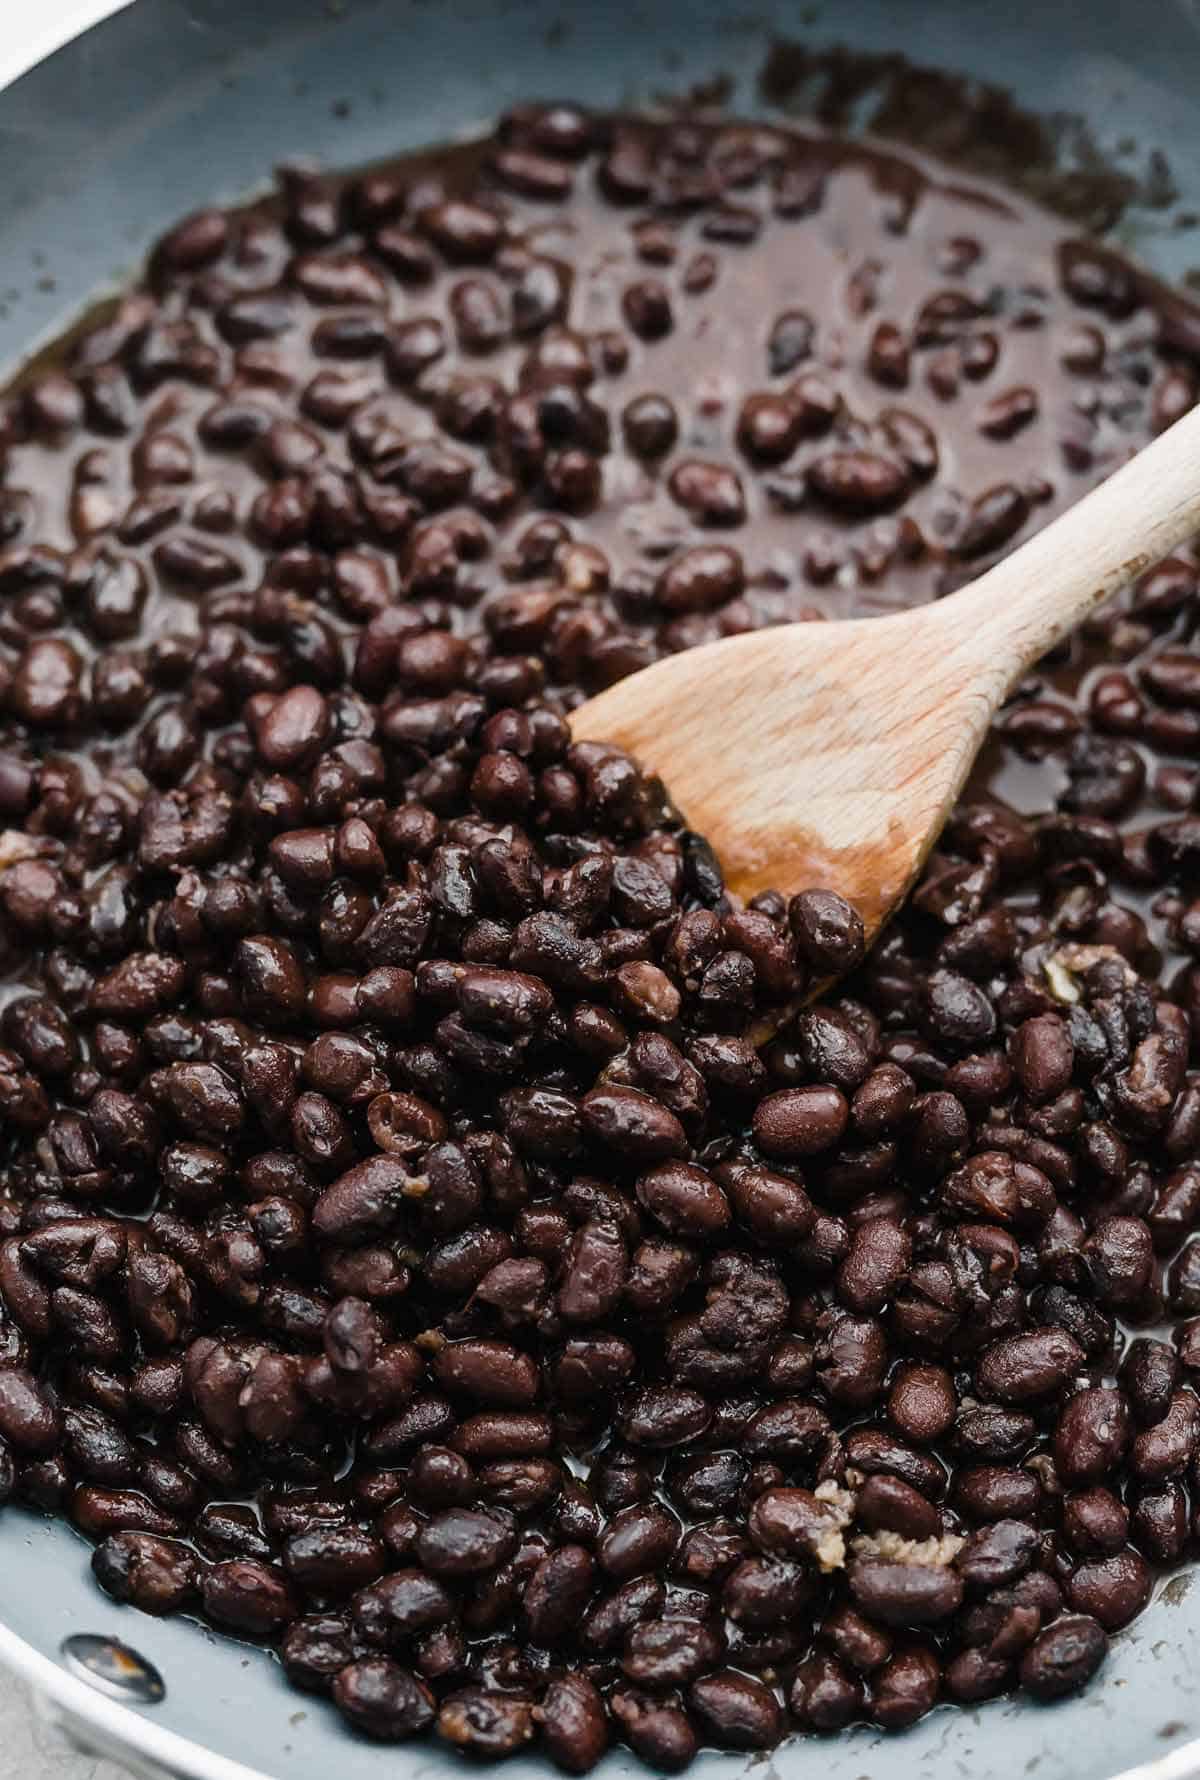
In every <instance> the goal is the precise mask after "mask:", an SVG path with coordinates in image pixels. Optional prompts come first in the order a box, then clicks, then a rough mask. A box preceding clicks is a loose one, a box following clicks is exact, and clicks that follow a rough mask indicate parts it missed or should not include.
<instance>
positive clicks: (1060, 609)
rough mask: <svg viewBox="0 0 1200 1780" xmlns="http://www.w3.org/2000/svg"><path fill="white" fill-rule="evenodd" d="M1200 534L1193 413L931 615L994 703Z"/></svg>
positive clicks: (1198, 425) (1198, 439) (1199, 458)
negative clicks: (1113, 596) (1092, 616)
mask: <svg viewBox="0 0 1200 1780" xmlns="http://www.w3.org/2000/svg"><path fill="white" fill-rule="evenodd" d="M1196 532H1200V407H1196V408H1193V409H1192V410H1191V412H1190V413H1188V414H1185V415H1184V416H1183V418H1182V420H1177V421H1176V422H1175V424H1174V426H1172V427H1169V428H1168V429H1167V431H1166V432H1165V433H1162V434H1161V435H1160V436H1159V437H1158V438H1157V439H1155V440H1154V441H1153V443H1152V444H1150V445H1147V446H1146V447H1145V449H1144V450H1142V451H1139V452H1138V454H1137V456H1136V457H1133V458H1131V459H1130V460H1129V462H1128V463H1127V464H1124V465H1123V466H1122V467H1121V468H1120V469H1119V470H1116V471H1114V472H1113V474H1112V475H1111V476H1109V477H1108V479H1107V480H1106V481H1104V482H1102V483H1101V484H1100V486H1099V487H1098V488H1095V489H1093V490H1092V492H1091V493H1090V494H1088V495H1085V496H1084V498H1083V499H1082V500H1081V501H1078V502H1077V503H1076V505H1075V506H1073V507H1071V508H1069V509H1068V510H1067V512H1065V513H1064V514H1062V516H1061V517H1060V518H1058V519H1056V520H1055V521H1054V523H1053V525H1049V526H1047V527H1046V528H1045V530H1044V531H1041V532H1039V533H1038V534H1037V535H1036V536H1035V537H1032V538H1030V540H1029V542H1028V543H1027V544H1023V545H1022V546H1021V548H1020V549H1019V550H1015V551H1014V552H1013V554H1012V555H1011V556H1008V557H1006V558H1005V560H1004V561H1003V562H1001V563H997V564H996V566H995V568H992V569H989V570H988V571H987V573H986V574H984V575H981V576H980V577H979V579H978V580H977V581H973V582H972V583H971V585H970V586H969V587H964V588H963V589H962V591H961V592H959V593H956V594H954V595H953V596H952V597H951V598H950V599H947V600H943V601H942V602H941V604H940V605H939V606H937V607H935V608H933V610H934V611H935V612H936V613H937V614H938V617H939V620H941V621H942V622H943V623H944V624H946V625H948V626H949V627H950V628H951V630H952V631H953V633H954V636H955V639H956V646H958V647H960V648H961V649H962V650H963V651H964V652H965V653H967V654H968V655H969V657H970V659H971V660H972V661H973V662H974V663H975V664H977V666H978V669H979V673H980V677H981V678H982V679H984V680H986V682H987V683H988V685H989V686H991V687H992V688H993V697H994V700H995V702H996V703H999V702H1000V700H1001V699H1003V698H1004V696H1005V695H1006V693H1007V692H1008V691H1009V689H1010V687H1011V686H1012V684H1013V682H1014V681H1015V680H1017V679H1018V678H1019V677H1020V676H1021V674H1023V673H1024V672H1025V670H1026V669H1027V668H1028V667H1029V666H1030V665H1031V664H1032V663H1033V662H1035V661H1037V660H1038V659H1039V657H1040V656H1042V655H1044V654H1045V652H1046V650H1047V649H1049V648H1051V647H1052V646H1053V645H1054V644H1055V643H1057V642H1058V641H1059V640H1060V638H1062V637H1064V636H1066V635H1067V633H1068V632H1069V631H1072V630H1074V628H1075V626H1076V625H1078V624H1079V623H1080V622H1081V620H1082V619H1084V618H1085V617H1086V616H1087V614H1088V613H1089V612H1090V611H1091V610H1092V609H1093V607H1095V606H1097V605H1099V604H1100V602H1101V601H1102V600H1103V599H1105V598H1106V597H1107V595H1109V594H1110V593H1114V592H1115V591H1116V590H1117V588H1118V587H1121V586H1123V585H1124V584H1125V583H1126V582H1128V581H1130V580H1132V579H1133V578H1134V576H1136V575H1140V574H1141V573H1142V572H1143V570H1145V569H1147V568H1149V567H1150V566H1151V564H1152V563H1156V562H1158V561H1159V560H1160V559H1161V558H1162V557H1164V556H1167V555H1169V553H1170V552H1171V551H1172V550H1174V549H1176V548H1177V546H1178V545H1180V544H1182V543H1183V542H1184V541H1185V540H1186V539H1187V538H1189V537H1191V536H1192V535H1193V534H1194V533H1196Z"/></svg>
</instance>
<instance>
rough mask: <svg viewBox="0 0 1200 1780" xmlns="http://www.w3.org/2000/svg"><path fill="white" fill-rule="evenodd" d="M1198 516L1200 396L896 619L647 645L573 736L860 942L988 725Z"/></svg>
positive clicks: (731, 872)
mask: <svg viewBox="0 0 1200 1780" xmlns="http://www.w3.org/2000/svg"><path fill="white" fill-rule="evenodd" d="M1198 530H1200V409H1194V410H1193V411H1192V412H1191V413H1190V414H1187V415H1185V416H1184V418H1183V419H1182V420H1179V421H1177V422H1176V423H1175V425H1174V426H1173V427H1171V428H1170V429H1169V430H1168V431H1167V432H1165V433H1163V434H1162V435H1161V437H1159V438H1158V439H1156V440H1155V441H1154V442H1153V444H1151V445H1148V446H1147V447H1146V449H1145V450H1144V451H1141V452H1139V453H1138V455H1137V456H1136V457H1134V458H1132V459H1131V460H1130V461H1129V462H1128V463H1127V464H1125V465H1124V466H1123V467H1122V468H1121V469H1119V470H1117V471H1116V472H1115V473H1114V474H1113V475H1112V476H1110V477H1109V478H1108V480H1107V481H1106V482H1104V483H1102V484H1101V485H1100V487H1098V488H1096V489H1095V490H1093V491H1092V493H1091V494H1089V495H1087V496H1085V497H1084V498H1083V499H1082V500H1081V501H1079V502H1078V503H1077V504H1076V505H1075V506H1073V507H1071V508H1070V509H1069V510H1068V511H1067V512H1066V513H1064V514H1063V515H1062V516H1061V517H1060V518H1059V519H1057V520H1055V521H1054V523H1053V524H1051V525H1049V526H1047V527H1046V528H1045V530H1044V531H1041V532H1039V533H1038V534H1037V535H1036V536H1035V537H1033V538H1031V539H1030V540H1029V542H1028V543H1027V544H1024V545H1023V546H1022V547H1021V548H1020V549H1018V550H1016V551H1014V552H1013V554H1012V555H1011V556H1009V557H1007V558H1006V559H1005V560H1004V561H1003V562H1001V563H998V564H997V565H996V567H995V568H992V569H989V570H988V571H987V572H986V573H985V574H983V575H981V576H980V577H979V579H978V580H977V581H974V582H972V583H971V585H970V586H968V587H965V588H963V589H962V590H961V591H960V592H958V593H955V594H953V595H951V596H950V597H949V598H947V599H944V600H941V601H938V602H937V603H935V604H933V605H927V606H922V607H919V608H917V609H916V610H914V611H911V612H906V613H903V614H901V615H898V616H896V617H888V618H870V619H853V620H848V621H846V622H839V623H831V624H822V623H806V624H786V625H780V626H777V627H775V628H773V629H769V630H760V631H755V632H752V633H750V634H747V635H745V636H738V637H730V638H728V639H726V640H724V641H722V642H717V643H709V644H705V645H703V646H701V647H700V648H697V649H691V650H688V651H687V652H685V653H684V654H682V655H673V656H669V657H667V658H666V659H665V660H663V661H660V662H656V663H655V664H654V666H653V667H649V668H645V669H643V670H642V671H641V672H640V673H637V674H631V675H630V677H629V678H628V679H626V680H622V681H621V682H620V683H619V684H618V685H616V686H613V687H611V688H610V689H609V690H608V691H607V692H603V693H601V694H600V695H599V696H598V697H597V698H593V699H590V700H589V701H588V702H587V703H586V704H584V705H582V706H580V708H579V709H578V710H577V711H576V712H575V713H574V715H573V716H572V718H571V728H572V732H573V734H574V736H575V738H576V739H577V740H587V741H607V742H615V743H618V744H619V745H620V746H621V747H622V748H625V749H627V750H628V751H629V752H630V753H631V754H633V755H635V756H637V758H638V759H639V761H640V762H641V764H642V765H643V766H645V767H646V768H648V769H649V770H651V771H653V772H655V773H657V774H658V775H659V776H660V777H661V778H662V779H663V781H664V782H665V783H666V785H667V787H668V790H669V791H670V793H671V796H672V798H673V799H674V801H675V803H676V804H677V806H678V808H679V809H680V811H681V812H682V813H683V815H684V817H685V818H686V820H687V822H688V823H689V825H690V826H691V827H692V828H694V829H696V830H698V831H699V832H700V833H701V834H703V835H705V836H707V838H708V840H709V841H710V842H711V843H712V845H713V847H714V849H715V851H716V853H717V857H718V858H719V859H720V861H721V864H722V867H723V869H724V872H725V879H726V883H727V884H728V885H729V886H730V888H731V889H733V890H735V891H737V892H738V893H739V894H740V895H741V896H743V897H749V896H752V895H754V893H755V892H756V891H758V890H764V889H766V888H768V887H769V886H770V887H774V888H775V889H778V890H781V891H783V892H784V893H785V894H788V895H792V894H794V893H795V892H796V891H798V890H803V889H807V888H810V887H812V886H818V885H819V886H823V887H826V888H829V889H832V890H837V891H839V892H840V893H841V894H842V895H843V896H844V897H846V898H847V899H848V900H849V901H850V902H852V903H853V904H854V905H855V907H856V908H857V909H858V910H859V912H860V914H861V915H862V918H863V922H864V925H865V927H866V931H867V937H868V941H870V940H871V939H873V938H874V936H875V935H876V934H877V933H878V931H879V928H880V926H881V925H882V923H883V922H884V921H885V920H886V919H887V917H888V915H889V914H890V913H891V911H892V910H893V909H894V908H895V906H896V904H897V903H898V902H899V901H900V899H901V898H902V897H903V895H904V893H905V891H906V890H907V889H908V888H909V886H910V885H911V884H912V882H913V879H914V878H915V877H916V875H917V873H918V871H919V870H920V868H921V865H922V864H923V862H924V860H925V858H926V856H927V854H928V853H929V850H930V848H931V847H932V846H933V844H934V842H935V841H936V839H937V836H938V834H939V832H940V831H941V828H942V825H943V823H944V822H945V820H946V817H947V815H948V814H949V812H950V810H951V808H952V806H953V804H954V801H955V799H956V798H957V796H958V794H959V792H960V791H961V789H962V786H963V783H964V781H965V779H966V777H967V774H968V772H969V771H970V768H971V764H972V762H973V761H974V759H975V755H976V753H977V752H978V750H979V747H980V744H981V743H982V741H983V739H984V736H985V734H986V731H987V727H988V724H989V722H990V721H991V719H992V717H993V716H994V715H995V713H996V711H997V710H998V708H999V707H1000V705H1001V704H1002V703H1003V701H1004V699H1005V698H1006V697H1007V695H1008V693H1009V692H1010V691H1011V690H1012V688H1013V686H1014V684H1015V683H1016V682H1017V681H1018V680H1019V679H1020V678H1021V676H1022V674H1024V673H1025V672H1026V671H1027V669H1028V668H1029V667H1030V666H1031V665H1032V663H1034V662H1035V661H1037V660H1038V658H1039V657H1040V656H1042V655H1043V654H1045V652H1046V650H1047V649H1049V648H1050V647H1051V646H1052V645H1053V644H1054V643H1056V642H1058V641H1059V639H1060V638H1061V637H1063V636H1065V635H1066V634H1067V632H1069V631H1070V630H1072V629H1073V628H1074V627H1075V626H1076V625H1077V624H1079V622H1080V621H1081V620H1082V619H1083V618H1084V617H1086V615H1087V614H1088V612H1090V611H1091V610H1092V609H1093V607H1095V606H1096V605H1098V604H1099V603H1100V601H1102V600H1103V599H1104V598H1105V597H1106V596H1107V595H1109V594H1110V593H1113V592H1114V591H1115V590H1116V589H1117V588H1119V587H1120V586H1122V585H1123V584H1124V583H1125V582H1127V581H1129V580H1130V579H1131V578H1132V577H1134V576H1136V575H1138V574H1140V573H1141V572H1142V571H1143V570H1144V569H1146V568H1148V567H1149V566H1150V565H1151V564H1152V563H1155V562H1157V561H1158V560H1159V559H1160V558H1161V557H1163V556H1165V555H1167V554H1168V552H1169V551H1171V550H1173V549H1175V548H1176V547H1177V546H1178V545H1179V544H1180V543H1182V542H1183V541H1184V540H1185V539H1186V538H1188V537H1190V536H1191V535H1192V534H1193V533H1195V532H1196V531H1198Z"/></svg>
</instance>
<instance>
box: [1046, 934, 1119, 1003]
mask: <svg viewBox="0 0 1200 1780" xmlns="http://www.w3.org/2000/svg"><path fill="white" fill-rule="evenodd" d="M1106 958H1111V959H1113V960H1114V961H1115V962H1116V963H1117V964H1119V965H1120V966H1121V970H1122V972H1123V973H1124V977H1125V981H1126V982H1127V983H1129V984H1130V985H1132V984H1134V983H1136V982H1137V980H1138V975H1137V972H1136V971H1135V970H1134V969H1133V968H1132V967H1131V965H1130V963H1129V960H1128V959H1127V958H1123V957H1122V956H1121V954H1120V952H1118V951H1117V948H1116V947H1115V946H1082V945H1077V944H1075V943H1074V942H1071V943H1070V944H1068V945H1065V946H1056V947H1055V949H1054V951H1053V952H1051V953H1050V954H1049V955H1048V956H1047V957H1046V958H1044V959H1043V960H1042V971H1043V974H1044V975H1045V978H1046V982H1047V984H1048V985H1049V989H1050V993H1051V995H1053V996H1054V999H1055V1000H1056V1001H1065V1002H1067V1003H1068V1004H1069V1005H1073V1004H1074V1003H1075V1002H1077V1001H1079V1000H1080V998H1081V995H1082V991H1081V990H1080V987H1079V984H1078V983H1077V982H1076V980H1075V979H1076V977H1080V976H1082V975H1083V973H1084V972H1085V971H1087V970H1090V969H1091V968H1092V966H1093V964H1099V963H1100V962H1101V961H1102V960H1103V959H1106Z"/></svg>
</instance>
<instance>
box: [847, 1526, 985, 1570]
mask: <svg viewBox="0 0 1200 1780" xmlns="http://www.w3.org/2000/svg"><path fill="white" fill-rule="evenodd" d="M965 1543H966V1541H965V1540H963V1539H961V1538H960V1537H959V1535H958V1534H957V1533H942V1534H941V1535H940V1536H938V1537H935V1538H931V1539H905V1538H904V1537H903V1536H902V1535H901V1534H900V1533H891V1532H886V1531H885V1532H882V1533H860V1534H858V1536H857V1537H856V1538H854V1539H852V1540H851V1541H850V1545H851V1549H852V1550H853V1552H854V1555H855V1557H866V1558H886V1559H887V1560H888V1562H889V1563H893V1564H910V1565H912V1566H913V1567H914V1568H915V1569H922V1570H944V1569H945V1568H946V1566H947V1564H952V1563H953V1562H954V1560H955V1558H956V1557H957V1556H958V1554H959V1552H960V1551H961V1550H962V1548H963V1545H964V1544H965Z"/></svg>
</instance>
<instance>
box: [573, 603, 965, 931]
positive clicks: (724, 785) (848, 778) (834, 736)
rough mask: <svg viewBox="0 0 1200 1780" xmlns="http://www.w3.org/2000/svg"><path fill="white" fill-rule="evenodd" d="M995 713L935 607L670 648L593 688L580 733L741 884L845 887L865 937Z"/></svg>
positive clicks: (913, 868) (732, 882) (893, 901)
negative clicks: (628, 772) (642, 782)
mask: <svg viewBox="0 0 1200 1780" xmlns="http://www.w3.org/2000/svg"><path fill="white" fill-rule="evenodd" d="M990 709H991V699H990V696H989V694H988V692H987V691H986V690H984V689H981V687H980V685H979V684H978V668H977V667H973V666H972V663H971V659H970V652H969V650H967V651H963V650H960V649H957V648H955V647H954V646H953V642H952V637H951V633H950V631H949V628H948V627H947V626H946V625H945V624H944V623H943V622H941V620H940V617H939V608H938V607H936V606H934V607H927V608H923V609H922V610H920V611H917V612H913V613H905V614H903V615H902V616H899V617H895V618H880V619H868V620H862V621H858V620H856V621H853V622H850V623H839V624H819V623H816V624H790V625H785V626H781V627H779V628H778V629H774V630H764V631H756V632H753V633H751V634H749V635H746V636H739V637H731V638H729V639H727V640H725V641H722V642H718V643H710V644H706V645H704V646H703V647H701V648H698V649H691V650H688V651H687V652H686V653H684V654H682V655H675V656H670V657H669V658H667V659H666V660H664V661H660V662H656V663H655V664H654V666H653V667H649V668H645V669H643V671H642V672H641V673H637V674H632V675H631V676H630V677H629V678H628V679H627V680H623V681H621V682H620V683H619V684H618V685H616V686H613V687H611V688H610V689H609V690H608V691H607V692H603V693H601V694H600V695H599V697H597V698H594V699H590V700H589V701H588V703H587V704H585V705H582V706H581V707H580V708H579V710H577V711H576V712H575V713H574V715H573V716H572V718H571V729H572V733H573V735H574V737H575V739H576V740H578V741H606V742H613V743H616V744H617V745H618V746H620V747H622V748H624V749H626V750H627V751H628V752H629V753H630V754H632V755H634V756H635V757H636V758H637V759H638V761H639V763H640V764H641V765H642V766H643V767H644V768H646V770H648V771H650V772H654V773H656V774H657V775H658V776H659V777H660V778H661V779H662V780H663V782H664V783H665V785H666V787H667V790H668V791H669V793H670V795H671V797H672V798H673V799H674V801H675V803H676V805H677V807H678V808H679V810H680V811H681V813H682V814H683V816H684V818H685V819H686V821H687V822H688V824H689V826H691V827H692V828H694V829H696V830H697V831H698V832H699V833H701V834H703V835H705V836H706V837H707V839H708V840H709V841H710V842H711V844H712V846H713V848H714V850H715V852H716V854H717V857H718V859H719V860H720V861H721V865H722V868H723V870H724V873H725V881H726V883H727V884H728V886H729V888H730V889H731V890H734V891H736V892H737V893H738V895H740V896H742V897H744V898H749V897H751V896H753V895H754V894H755V893H756V892H757V891H759V890H766V889H768V888H770V889H776V890H780V891H782V892H783V893H784V894H785V895H788V896H791V895H794V894H795V893H796V892H797V891H799V890H807V889H811V888H815V887H821V888H826V889H830V890H836V891H838V893H839V894H840V895H842V896H844V897H845V898H846V900H847V901H848V902H851V903H852V904H853V905H854V907H855V908H856V909H857V910H858V911H859V913H860V915H861V916H862V919H863V924H864V926H865V928H866V931H867V938H868V942H870V941H871V940H873V939H874V937H875V935H876V934H877V933H878V931H879V928H880V927H881V925H882V924H883V922H884V921H885V920H886V918H887V916H888V915H889V914H890V913H891V912H892V910H893V909H894V908H895V907H896V905H897V903H898V902H899V901H900V899H901V898H902V897H903V895H904V893H905V891H906V890H907V889H908V888H909V886H910V885H911V883H912V882H913V879H914V878H915V876H916V874H917V872H918V871H919V870H920V868H921V865H922V863H923V861H924V859H925V857H926V855H927V854H928V852H929V850H930V848H931V847H932V845H933V843H934V841H935V840H936V838H937V835H938V833H939V832H940V830H941V827H942V825H943V823H944V821H945V819H946V816H947V814H948V813H949V810H950V807H951V805H952V804H953V802H954V799H955V797H956V796H957V794H958V792H959V790H960V788H961V786H962V783H963V780H964V778H965V777H966V774H967V772H968V770H969V768H970V765H971V761H972V760H973V758H974V755H975V752H976V750H977V748H978V746H979V742H980V740H981V739H982V736H983V732H984V728H985V726H986V724H987V720H988V716H989V714H990Z"/></svg>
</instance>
